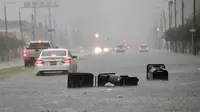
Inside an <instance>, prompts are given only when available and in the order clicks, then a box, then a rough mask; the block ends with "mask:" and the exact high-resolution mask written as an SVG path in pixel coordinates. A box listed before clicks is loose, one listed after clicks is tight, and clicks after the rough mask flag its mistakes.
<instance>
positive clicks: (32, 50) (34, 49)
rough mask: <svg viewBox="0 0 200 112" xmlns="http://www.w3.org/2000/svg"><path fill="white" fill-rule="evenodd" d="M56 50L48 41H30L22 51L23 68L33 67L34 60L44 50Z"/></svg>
mask: <svg viewBox="0 0 200 112" xmlns="http://www.w3.org/2000/svg"><path fill="white" fill-rule="evenodd" d="M48 48H56V47H54V46H53V44H52V43H51V42H49V41H41V40H38V41H31V42H29V44H28V46H27V47H26V48H25V49H24V51H23V57H24V66H25V67H27V66H34V64H35V61H36V59H37V58H38V57H39V55H40V53H41V51H42V50H44V49H48Z"/></svg>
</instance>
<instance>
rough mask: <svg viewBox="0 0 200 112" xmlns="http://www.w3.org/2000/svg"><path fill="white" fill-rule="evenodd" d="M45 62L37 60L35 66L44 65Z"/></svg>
mask: <svg viewBox="0 0 200 112" xmlns="http://www.w3.org/2000/svg"><path fill="white" fill-rule="evenodd" d="M44 63H45V62H44V61H43V60H37V61H36V64H44Z"/></svg>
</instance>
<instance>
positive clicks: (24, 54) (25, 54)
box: [23, 49, 27, 57]
mask: <svg viewBox="0 0 200 112" xmlns="http://www.w3.org/2000/svg"><path fill="white" fill-rule="evenodd" d="M23 56H24V57H26V56H27V52H26V49H24V50H23Z"/></svg>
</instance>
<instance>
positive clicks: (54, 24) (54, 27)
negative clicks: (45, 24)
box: [53, 20, 57, 43]
mask: <svg viewBox="0 0 200 112" xmlns="http://www.w3.org/2000/svg"><path fill="white" fill-rule="evenodd" d="M56 27H57V26H56V20H53V29H54V30H55V31H54V41H55V43H56V39H57V38H56Z"/></svg>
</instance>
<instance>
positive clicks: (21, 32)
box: [19, 8, 24, 39]
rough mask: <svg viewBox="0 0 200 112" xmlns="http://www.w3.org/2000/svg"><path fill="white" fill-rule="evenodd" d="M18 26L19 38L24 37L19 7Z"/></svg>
mask: <svg viewBox="0 0 200 112" xmlns="http://www.w3.org/2000/svg"><path fill="white" fill-rule="evenodd" d="M19 26H20V34H21V38H22V39H24V37H23V31H22V19H21V8H20V9H19Z"/></svg>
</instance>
